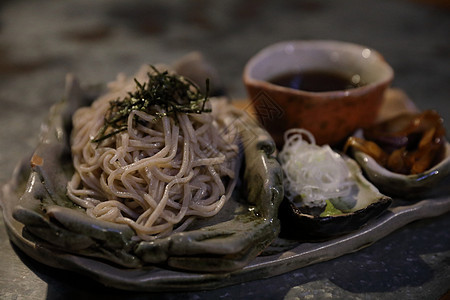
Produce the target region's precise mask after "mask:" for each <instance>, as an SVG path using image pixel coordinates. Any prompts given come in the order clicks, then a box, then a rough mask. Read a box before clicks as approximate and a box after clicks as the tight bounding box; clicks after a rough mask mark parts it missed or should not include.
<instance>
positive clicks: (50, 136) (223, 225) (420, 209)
mask: <svg viewBox="0 0 450 300" xmlns="http://www.w3.org/2000/svg"><path fill="white" fill-rule="evenodd" d="M69 83H70V84H69V89H68V91H69V92H68V94H67V95H66V98H71V97H75V98H76V97H79V95H80V94H79V93H80V91H79V90H78V89H77V88H74V87H73V81H70V82H69ZM69 103H71V102H70V101H69ZM64 105H66V107H64ZM67 109H69V111H71V110H73V109H74V107H71V105H70V104H69V106H68V107H67V104H64V103H63V104H58V105H56V106H55V107H54V108H53V110H52V112H51V118H50V119H52V122H50V123H49V124H50V126H48V127H46V129H45V130H44V131H43V134H42V136H41V145H43V146H42V147H44V149H43V150H42V149H41V150H39V147H38V149H37V150H36V151H37V152H35V153H38V154H39V155H41V156H43V157H44V159H48V158H49V157H48V156H47V157H45V155H46V153H47V155H49V154H48V153H51V155H54V154H55V153H58V151H59V150H60V151H62V149H59V150H57V149H56V150H55V149H53V150H52V151H53V152H48V150H49V148H48V147H49V145H54V142H55V141H56V142H58V141H61V138H64V133H63V131H64V128H65V126H67V123H66V121H67V120H65V119H66V118H67V115H65V113H64V111H67ZM52 116H53V117H52ZM55 116H57V117H56V119H55ZM244 131H245V132H246V133H245V132H244V135H245V134H249V133H250V134H251V135H250V136H249V135H247V136H246V137H244V139H245V140H246V142H247V144H246V147H245V158H246V167H245V171H244V181H246V182H247V183H250V184H247V185H246V186H247V188H246V189H244V190H245V192H246V196H243V195H235V197H234V198H233V199H234V200H233V201H231V202H230V205H229V206H228V207H227V208H226V209H225V215H227V214H228V215H229V216H228V217H225V218H224V216H223V215H222V216H219V217H218V218H213V219H212V220H211V221H210V222H209V223H206V224H203V223H200V224H198V228H197V229H194V230H192V231H189V232H187V233H186V234H181V235H177V236H176V238H170V239H163V240H162V241H160V242H158V244H157V245H156V247H155V245H154V244H148V243H147V244H145V243H144V244H142V245H139V246H138V247H136V245H130V244H129V237H130V235H132V234H133V233H132V232H130V231H129V230H127V229H126V228H123V227H121V226H117V227H114V228H111V227H109V228H106V227H105V224H103V223H101V222H100V223H95V224H94V225H95V226H91V225H93V223H92V222H93V221H92V220H91V219H89V220H87V219H85V217H86V216H83V214H82V213H79V212H77V211H74V210H73V209H70V208H67V207H64V206H67V205H68V204H67V203H65V202H64V200H62V201H63V202H60V201H61V199H60V198H59V197H58V196H55V195H53V196H52V195H48V191H49V187H48V186H45V185H44V186H42V185H41V184H39V182H43V180H42V179H43V178H42V177H45V176H46V174H47V175H49V176H54V175H50V174H49V173H46V170H39V169H36V168H34V169H30V166H29V160H30V157H26V158H24V160H23V162H22V163H20V164H19V166H18V167H17V169H16V170H15V173H14V175H13V178H12V179H11V181H10V182H9V183H8V184H7V185H5V186H4V187H3V189H2V194H1V197H0V200H1V201H0V204H1V207H2V209H3V217H4V220H5V224H6V228H7V231H8V235H9V238H10V240H11V241H12V242H13V243H14V244H15V245H17V246H18V247H19V248H20V249H21V250H22V251H24V252H25V253H26V254H27V255H29V256H30V257H32V258H34V259H35V260H37V261H39V262H41V263H44V264H46V265H49V266H52V267H55V268H60V269H66V270H71V271H75V272H79V273H81V274H84V275H86V276H88V277H90V278H92V279H94V280H97V281H98V282H100V283H102V284H104V285H106V286H111V287H115V288H120V289H125V290H135V291H167V290H170V291H174V290H178V291H187V290H201V289H213V288H219V287H223V286H227V285H232V284H236V283H239V282H243V281H250V280H256V279H261V278H267V277H271V276H275V275H278V274H282V273H285V272H289V271H292V270H295V269H298V268H301V267H304V266H307V265H310V264H314V263H317V262H321V261H325V260H330V259H333V258H336V257H338V256H341V255H344V254H346V253H350V252H354V251H357V250H359V249H361V248H363V247H367V246H369V245H371V244H372V243H374V242H375V241H377V240H379V239H381V238H382V237H384V236H386V235H388V234H390V233H391V232H393V231H395V230H397V229H398V228H400V227H402V226H404V225H406V224H408V223H410V222H412V221H414V220H418V219H422V218H428V217H434V216H437V215H440V214H443V213H445V212H448V211H450V197H449V196H448V195H445V196H440V197H435V198H430V199H422V200H419V201H415V202H404V201H398V200H396V201H395V204H394V205H393V206H391V207H390V208H389V209H388V210H387V211H385V212H384V213H383V214H382V215H380V216H379V217H378V218H376V219H372V220H371V221H369V223H367V224H366V225H365V226H364V227H363V228H361V229H359V230H357V231H355V232H353V233H351V234H347V235H344V236H341V237H337V238H334V239H331V240H328V241H325V242H315V243H300V242H295V241H288V240H284V239H281V238H277V237H276V235H277V233H278V230H279V222H278V220H277V218H276V214H277V208H278V205H279V204H280V202H281V199H282V196H283V191H282V188H281V185H282V183H281V175H280V174H281V171H280V167H279V165H278V163H276V160H275V159H274V157H273V152H274V150H275V148H274V145H273V141H272V140H271V139H270V138H269V137H268V136H267V134H266V133H265V131H262V130H261V129H260V128H259V127H257V126H255V127H251V126H250V127H246V129H245V130H244ZM61 134H62V136H61ZM44 150H45V151H44ZM39 151H41V152H39ZM55 151H56V152H55ZM59 155H61V152H59ZM54 167H55V168H58V166H54ZM60 171H61V172H64V170H60ZM52 172H54V171H52ZM33 174H34V175H33ZM59 175H62V177H57V178H59V179H58V180H60V179H61V178H64V175H63V173H59ZM36 182H38V183H36ZM31 191H32V192H33V193H34V194H33V195H34V196H36V195H38V196H39V197H40V198H41V199H40V200H42V199H44V200H45V198H46V197H47V198H48V199H47V200H45V201H43V202H44V203H45V204H44V208H45V209H44V210H42V209H41V203H42V202H41V201H36V198H35V197H28V198H27V197H23V195H24V194H27V193H29V192H31ZM46 191H47V192H46ZM46 193H47V194H46ZM243 200H244V201H243ZM61 206H62V207H61ZM255 211H257V212H258V213H257V214H255V213H254V212H255ZM18 220H21V222H19V221H18ZM24 223H25V224H26V226H25V230H24ZM205 226H206V227H205ZM93 227H96V230H95V231H93V232H92V231H91V230H92V228H93ZM27 228H28V230H27ZM33 228H34V229H33ZM36 228H37V229H36ZM204 228H208V229H207V230H204ZM30 229H31V230H30ZM65 229H67V230H68V232H67V231H65ZM86 232H88V234H87V235H88V238H87V239H86V237H85V235H86ZM211 232H212V233H213V234H212V235H211ZM205 237H206V238H205ZM211 237H213V238H211ZM102 243H103V244H102ZM99 244H102V247H106V248H105V249H106V250H107V251H106V253H105V251H102V253H101V254H98V253H97V252H98V249H99V248H98V247H99ZM269 244H270V245H269ZM226 245H231V246H226ZM131 246H133V249H134V250H133V251H131V252H130V251H129V249H130V247H131ZM67 247H69V248H70V247H71V248H72V250H71V251H69V252H68V251H64V250H63V249H67ZM120 247H122V248H124V249H128V250H125V251H116V250H117V249H120ZM136 249H140V251H139V250H136ZM161 249H163V250H162V253H161V252H159V251H160V250H161ZM180 249H182V250H180ZM263 249H264V250H263ZM103 250H104V249H103ZM155 251H156V252H155ZM130 253H131V254H130ZM139 253H141V254H142V253H144V254H145V253H151V254H152V255H149V257H150V258H149V257H148V256H147V257H146V255H140V254H139ZM153 254H157V255H153ZM205 256H208V259H205ZM152 257H157V258H158V257H159V258H158V259H159V260H160V261H156V263H152V261H147V260H152V259H153V258H152ZM141 265H142V266H141ZM155 265H156V266H155ZM127 266H128V267H127ZM193 266H194V268H195V269H196V270H195V272H192V270H193ZM202 268H204V269H203V270H202ZM182 269H185V270H191V272H187V271H183V270H182ZM217 270H219V271H220V272H211V271H217Z"/></svg>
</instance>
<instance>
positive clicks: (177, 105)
mask: <svg viewBox="0 0 450 300" xmlns="http://www.w3.org/2000/svg"><path fill="white" fill-rule="evenodd" d="M151 68H152V69H153V71H154V74H151V73H147V75H148V81H147V82H145V83H143V84H141V83H140V82H139V81H138V80H136V79H134V81H135V83H136V90H135V91H134V92H129V93H128V96H126V97H125V98H123V99H120V98H119V99H116V100H112V101H110V107H109V108H108V110H107V112H106V114H105V118H104V123H103V126H102V128H101V129H100V131H99V133H98V134H97V136H96V137H95V138H94V139H93V140H92V142H93V143H99V142H101V141H103V140H105V139H107V138H109V137H111V136H113V135H115V134H117V133H119V132H122V131H124V130H127V120H128V116H129V115H130V113H131V112H132V111H133V110H139V111H144V112H148V113H150V112H151V111H152V109H154V108H155V106H159V107H160V108H161V109H162V111H163V112H162V113H160V112H159V113H158V112H155V111H153V113H154V114H155V115H156V116H157V117H163V116H172V117H174V116H176V114H177V113H195V114H200V113H203V112H211V109H207V108H205V105H206V102H207V101H208V93H209V80H208V79H206V93H205V95H203V94H202V93H201V92H200V90H199V88H198V87H197V85H195V84H194V83H193V82H191V81H190V80H188V79H187V78H185V77H183V76H180V75H170V74H169V73H168V71H164V72H160V71H158V70H157V69H156V68H155V67H154V66H151ZM135 122H138V120H137V119H136V120H135Z"/></svg>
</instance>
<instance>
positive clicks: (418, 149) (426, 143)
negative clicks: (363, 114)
mask: <svg viewBox="0 0 450 300" xmlns="http://www.w3.org/2000/svg"><path fill="white" fill-rule="evenodd" d="M445 142H446V141H445V128H444V126H443V120H442V118H441V116H440V115H439V114H438V113H437V112H436V111H434V110H426V111H424V112H422V113H416V114H412V113H406V114H401V115H399V116H397V117H394V118H392V119H390V120H387V121H384V122H382V123H379V124H376V125H374V126H372V127H370V128H368V129H365V130H364V139H362V138H357V137H350V138H348V140H347V142H346V144H345V146H344V152H347V150H348V149H349V147H353V148H355V149H356V150H359V151H362V152H364V153H366V154H367V155H370V156H371V157H372V158H373V159H375V161H376V162H377V163H378V164H380V165H381V166H383V167H385V168H387V169H388V170H390V171H392V172H394V173H400V174H405V175H410V174H419V173H422V172H424V171H426V170H428V169H430V168H432V167H433V166H435V165H436V164H438V163H439V162H440V161H441V160H442V159H443V158H444V155H445Z"/></svg>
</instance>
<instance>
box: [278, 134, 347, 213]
mask: <svg viewBox="0 0 450 300" xmlns="http://www.w3.org/2000/svg"><path fill="white" fill-rule="evenodd" d="M304 136H305V137H306V138H307V140H305V139H304ZM284 139H285V143H284V146H283V149H282V150H281V152H280V154H279V158H280V162H281V166H282V168H283V170H284V174H285V177H286V178H285V180H284V182H285V183H284V185H285V186H284V187H285V195H286V197H287V198H288V199H289V200H290V201H292V202H294V203H296V202H303V203H304V204H305V205H307V206H310V207H313V206H325V205H326V200H327V199H337V198H342V197H346V196H348V195H349V194H350V192H351V188H352V186H353V185H354V184H355V183H354V181H353V180H352V174H351V172H350V170H349V168H348V166H347V163H346V162H345V160H344V159H343V158H342V156H341V155H340V154H339V153H337V152H335V151H333V150H332V149H331V148H330V146H328V145H324V146H319V145H316V142H315V139H314V136H313V135H312V134H311V133H310V132H309V131H307V130H304V129H290V130H287V131H286V132H285V135H284ZM299 196H300V197H299Z"/></svg>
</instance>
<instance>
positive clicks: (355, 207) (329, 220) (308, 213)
mask: <svg viewBox="0 0 450 300" xmlns="http://www.w3.org/2000/svg"><path fill="white" fill-rule="evenodd" d="M345 160H346V162H347V165H348V166H349V169H350V171H351V173H352V174H353V176H352V177H353V180H354V181H355V183H356V187H357V188H356V189H355V190H354V191H353V192H352V198H353V199H354V202H353V203H352V205H351V207H347V209H346V210H345V211H346V212H343V213H339V214H336V215H330V216H321V215H320V212H318V211H313V210H311V209H308V208H306V207H298V206H296V205H295V204H294V203H292V202H291V201H289V200H288V199H287V198H284V200H283V201H282V203H281V205H280V208H279V215H278V216H279V219H280V222H281V233H280V236H281V237H283V238H287V239H296V240H301V241H319V240H326V239H330V238H333V237H337V236H341V235H344V234H347V233H350V232H353V231H356V230H358V229H360V228H361V227H363V226H364V225H365V224H366V223H367V222H369V221H370V220H371V219H374V218H376V217H377V216H379V215H380V214H382V213H383V212H384V211H385V210H387V208H388V207H389V206H390V204H391V203H392V199H391V198H390V197H387V196H385V195H383V194H382V193H380V192H379V191H378V189H377V188H376V187H375V186H374V185H372V184H371V183H370V182H369V181H367V179H366V178H365V177H364V176H363V174H362V171H361V169H360V168H359V166H358V164H357V163H356V162H355V161H354V160H352V159H351V158H348V157H345ZM335 206H336V205H335Z"/></svg>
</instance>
